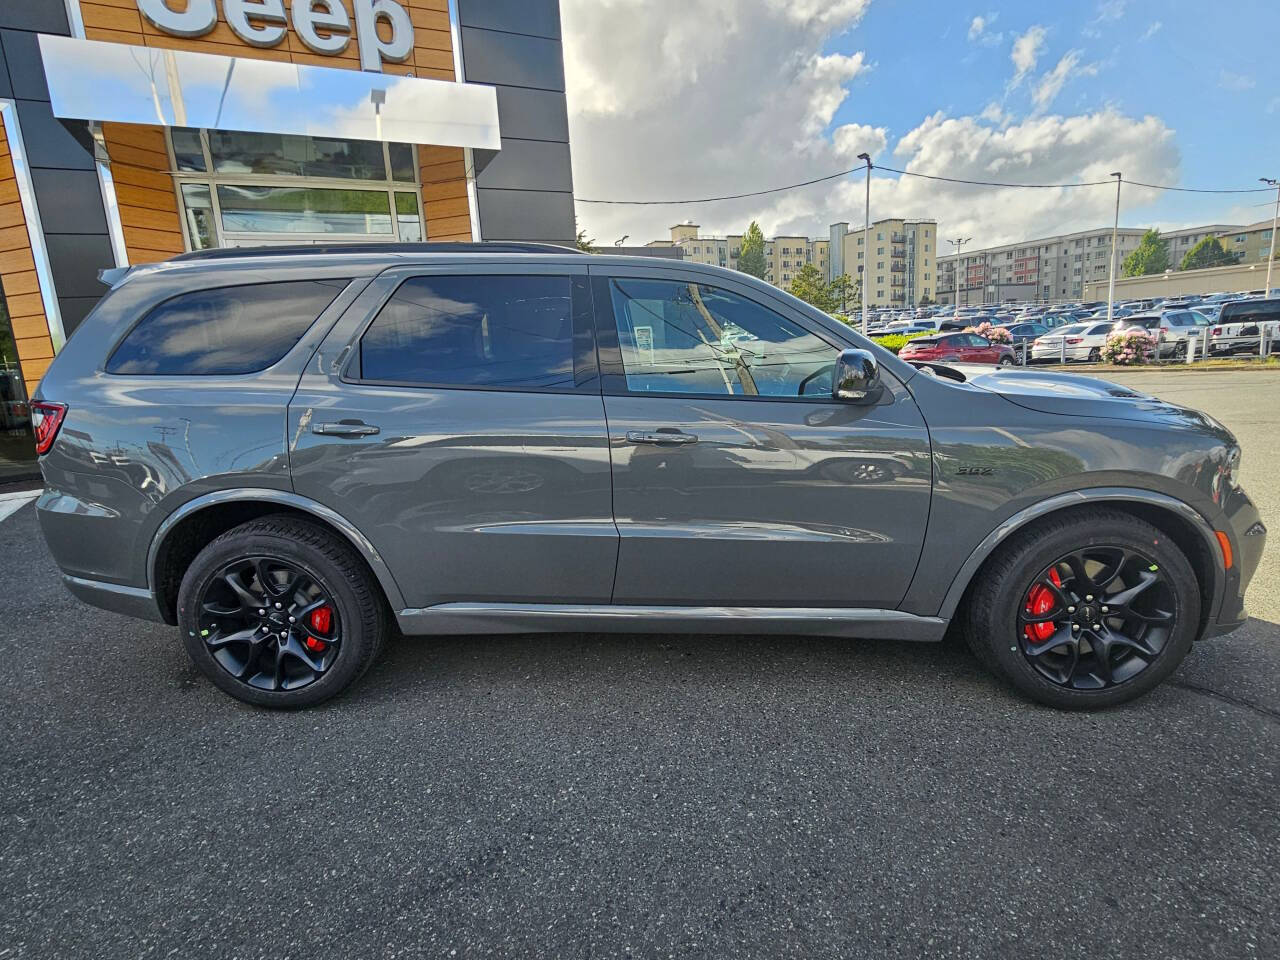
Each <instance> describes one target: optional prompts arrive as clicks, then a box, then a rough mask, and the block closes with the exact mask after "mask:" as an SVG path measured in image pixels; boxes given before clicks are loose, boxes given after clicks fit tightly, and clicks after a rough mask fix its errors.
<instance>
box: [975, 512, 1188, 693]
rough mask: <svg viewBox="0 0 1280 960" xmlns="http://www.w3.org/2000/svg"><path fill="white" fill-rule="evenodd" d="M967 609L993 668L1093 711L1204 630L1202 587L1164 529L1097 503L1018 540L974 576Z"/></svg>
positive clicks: (1145, 683)
mask: <svg viewBox="0 0 1280 960" xmlns="http://www.w3.org/2000/svg"><path fill="white" fill-rule="evenodd" d="M962 617H963V627H964V633H965V639H966V640H967V641H968V644H969V647H970V649H972V650H973V652H974V654H975V655H976V656H977V657H978V659H979V660H981V661H982V662H983V663H984V664H985V665H986V666H987V667H988V669H990V670H992V672H994V673H996V674H997V675H1000V676H1003V677H1004V678H1005V679H1007V680H1009V681H1010V682H1011V683H1013V685H1014V686H1015V687H1017V688H1018V689H1019V690H1021V691H1022V692H1023V693H1025V694H1027V695H1028V696H1030V697H1032V698H1033V699H1035V700H1038V701H1039V702H1041V703H1044V704H1048V705H1049V706H1053V707H1063V708H1070V709H1091V708H1097V707H1108V706H1114V705H1115V704H1119V703H1124V702H1126V701H1129V700H1132V699H1134V698H1135V697H1139V696H1141V695H1142V694H1144V693H1146V692H1148V691H1149V690H1151V689H1152V688H1153V687H1155V686H1156V685H1157V684H1159V683H1160V682H1161V681H1162V680H1164V679H1165V678H1166V677H1167V676H1169V674H1171V673H1172V672H1173V671H1174V669H1175V668H1176V667H1177V666H1178V664H1179V663H1180V662H1181V661H1182V658H1183V657H1185V656H1186V655H1187V652H1188V651H1189V650H1190V649H1191V643H1192V641H1193V640H1194V639H1195V635H1196V632H1197V630H1198V629H1199V623H1200V590H1199V584H1198V582H1197V580H1196V576H1195V572H1194V571H1193V570H1192V569H1191V564H1190V563H1189V562H1188V561H1187V558H1186V557H1185V556H1184V555H1183V553H1182V551H1181V550H1179V549H1178V547H1177V545H1176V544H1174V543H1173V541H1172V540H1170V539H1169V538H1168V537H1167V536H1166V535H1165V534H1164V532H1163V531H1161V530H1159V529H1157V528H1156V527H1153V526H1152V525H1151V524H1149V523H1146V522H1144V521H1142V520H1139V519H1137V518H1136V517H1133V516H1130V515H1129V514H1126V513H1122V512H1120V511H1116V510H1106V509H1095V510H1088V511H1079V512H1075V513H1073V514H1071V515H1070V516H1069V517H1064V518H1061V519H1056V520H1055V519H1051V520H1048V521H1046V522H1045V523H1042V524H1039V525H1037V526H1035V527H1034V528H1033V529H1031V530H1028V531H1026V532H1024V533H1022V534H1019V535H1017V536H1015V537H1014V538H1013V539H1012V540H1011V541H1010V542H1009V543H1008V544H1006V545H1005V546H1004V547H1003V548H1002V549H1001V550H1000V551H999V552H998V553H997V554H996V556H995V557H993V558H992V559H991V560H990V561H988V562H987V563H986V564H985V565H984V566H983V568H982V569H981V570H980V571H979V572H978V580H977V582H976V584H975V586H974V588H973V589H972V590H971V591H970V595H969V597H968V600H967V605H966V608H965V610H964V612H963V614H962Z"/></svg>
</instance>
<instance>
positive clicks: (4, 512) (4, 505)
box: [0, 490, 40, 523]
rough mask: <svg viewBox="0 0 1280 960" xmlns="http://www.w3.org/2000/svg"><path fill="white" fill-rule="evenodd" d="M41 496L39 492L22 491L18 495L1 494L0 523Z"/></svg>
mask: <svg viewBox="0 0 1280 960" xmlns="http://www.w3.org/2000/svg"><path fill="white" fill-rule="evenodd" d="M39 496H40V491H39V490H22V491H19V492H18V493H0V523H4V521H6V520H8V519H9V518H10V517H12V516H13V515H14V514H15V513H17V512H18V511H19V510H21V509H22V508H23V507H25V506H26V505H27V504H28V503H31V502H32V501H33V500H35V499H36V498H37V497H39Z"/></svg>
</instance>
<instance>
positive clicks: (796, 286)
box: [739, 263, 838, 313]
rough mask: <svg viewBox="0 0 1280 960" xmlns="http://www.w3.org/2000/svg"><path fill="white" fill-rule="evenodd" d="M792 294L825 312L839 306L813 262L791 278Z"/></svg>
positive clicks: (830, 311) (832, 310)
mask: <svg viewBox="0 0 1280 960" xmlns="http://www.w3.org/2000/svg"><path fill="white" fill-rule="evenodd" d="M739 269H741V268H739ZM791 295H792V296H793V297H799V298H800V299H801V300H803V301H804V302H805V303H811V304H813V305H814V306H815V307H817V308H818V309H819V310H821V311H822V312H823V313H832V312H834V311H835V310H836V308H837V306H838V304H832V302H831V301H832V296H831V288H830V287H829V286H828V285H827V281H826V280H824V279H823V278H822V274H821V273H819V272H818V268H817V267H815V266H814V265H813V264H812V263H806V264H805V265H804V266H803V267H801V268H800V269H799V270H798V271H797V272H796V275H795V276H794V277H792V278H791Z"/></svg>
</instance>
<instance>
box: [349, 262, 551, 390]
mask: <svg viewBox="0 0 1280 960" xmlns="http://www.w3.org/2000/svg"><path fill="white" fill-rule="evenodd" d="M571 303H572V291H571V288H570V283H569V278H568V277H548V276H488V277H485V276H465V277H448V276H430V277H414V278H412V279H410V280H406V281H405V282H404V283H403V284H401V286H400V288H399V289H398V290H397V291H396V292H395V295H394V296H393V297H392V298H391V299H390V300H389V301H387V304H386V306H384V307H383V308H382V310H381V312H380V313H379V314H378V316H377V317H376V318H375V319H374V321H373V324H372V325H371V326H370V327H369V329H368V331H366V332H365V335H364V337H363V338H362V339H361V341H360V370H361V373H360V376H361V378H362V379H364V380H377V381H382V382H386V383H415V384H430V385H433V386H440V387H489V388H492V389H501V388H504V387H505V388H522V389H532V388H544V389H571V388H572V387H573V385H574V372H573V353H574V349H573V311H572V308H571Z"/></svg>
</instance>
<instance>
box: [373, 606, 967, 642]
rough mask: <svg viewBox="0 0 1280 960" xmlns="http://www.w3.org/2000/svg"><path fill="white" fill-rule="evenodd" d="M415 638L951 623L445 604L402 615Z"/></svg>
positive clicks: (779, 610) (780, 612)
mask: <svg viewBox="0 0 1280 960" xmlns="http://www.w3.org/2000/svg"><path fill="white" fill-rule="evenodd" d="M396 620H397V621H398V622H399V625H400V630H401V632H403V633H405V634H409V635H428V634H464V633H595V632H600V633H782V634H788V633H793V634H809V635H814V636H826V637H860V638H866V639H876V640H920V641H925V642H936V641H938V640H941V639H942V635H943V634H944V633H945V632H946V629H947V621H946V620H944V619H942V618H940V617H920V616H916V615H915V614H911V613H903V612H902V611H900V610H857V609H844V608H839V607H834V608H827V607H821V608H818V607H659V606H614V605H610V604H599V605H597V604H543V603H442V604H438V605H437V606H434V607H422V608H418V609H410V610H401V611H400V612H399V613H397V614H396Z"/></svg>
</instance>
